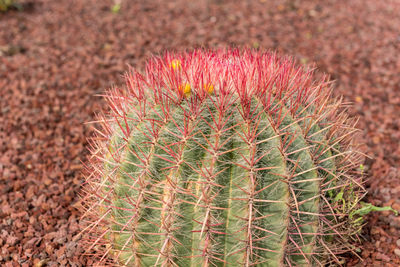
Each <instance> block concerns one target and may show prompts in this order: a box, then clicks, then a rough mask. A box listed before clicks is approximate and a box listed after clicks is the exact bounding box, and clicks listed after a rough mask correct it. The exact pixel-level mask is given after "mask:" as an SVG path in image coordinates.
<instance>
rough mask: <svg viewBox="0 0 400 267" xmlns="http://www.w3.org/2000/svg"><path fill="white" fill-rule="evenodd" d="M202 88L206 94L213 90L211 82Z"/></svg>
mask: <svg viewBox="0 0 400 267" xmlns="http://www.w3.org/2000/svg"><path fill="white" fill-rule="evenodd" d="M204 90H205V91H207V93H208V94H210V95H211V94H212V93H213V92H214V85H212V84H211V83H209V84H205V85H204Z"/></svg>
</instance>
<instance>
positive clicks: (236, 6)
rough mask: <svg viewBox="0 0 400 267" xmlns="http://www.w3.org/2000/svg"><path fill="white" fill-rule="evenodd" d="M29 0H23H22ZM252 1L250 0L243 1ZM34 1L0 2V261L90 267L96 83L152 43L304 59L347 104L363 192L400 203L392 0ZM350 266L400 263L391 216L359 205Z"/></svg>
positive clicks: (104, 84)
mask: <svg viewBox="0 0 400 267" xmlns="http://www.w3.org/2000/svg"><path fill="white" fill-rule="evenodd" d="M20 2H22V3H27V2H26V1H25V2H24V1H20ZM250 2H251V3H250ZM316 2H319V1H312V0H305V1H295V0H286V1H279V0H276V1H268V0H259V1H211V0H198V1H184V0H177V1H162V0H158V1H157V0H143V1H125V0H123V1H122V8H121V10H120V12H119V13H118V14H114V13H112V12H111V11H110V7H111V6H112V5H113V2H112V1H111V0H110V1H106V0H86V1H82V0H72V1H67V0H63V1H50V0H38V1H34V2H31V3H30V4H27V5H25V7H26V8H25V10H24V11H22V12H17V11H11V12H8V13H4V14H0V93H1V94H0V205H1V210H0V265H1V266H20V265H22V266H31V265H32V264H36V266H43V265H44V263H46V264H47V265H49V266H65V265H71V266H82V265H83V266H90V265H91V264H92V263H91V262H90V261H89V260H88V259H87V258H85V257H82V256H79V253H80V252H81V251H82V249H81V248H80V247H79V245H78V243H77V240H75V239H73V236H74V235H76V234H77V233H78V220H79V216H80V213H79V212H78V210H77V209H76V205H74V204H75V203H76V202H77V200H78V192H79V187H80V184H81V183H82V181H83V178H82V175H81V169H82V164H81V163H80V161H81V160H82V161H84V160H85V157H86V155H87V151H86V149H85V146H86V145H87V142H86V137H88V136H90V134H91V132H92V129H91V126H90V125H87V124H84V122H87V121H91V120H94V118H95V116H94V112H99V111H101V110H102V108H103V104H104V102H103V100H102V99H101V98H99V97H95V96H94V95H95V94H99V93H101V92H103V91H104V90H105V89H107V88H109V87H110V86H111V85H113V84H116V85H119V84H121V83H122V81H123V79H122V74H123V73H124V71H125V70H127V69H128V66H127V64H130V65H132V66H134V67H136V68H142V67H143V66H144V65H143V64H144V61H145V59H146V57H148V56H149V55H150V54H152V53H159V52H162V51H163V50H166V49H168V50H170V49H174V50H181V49H190V48H193V47H200V46H203V47H208V48H216V47H219V48H220V47H228V46H239V47H242V46H247V47H255V48H259V49H273V50H278V51H280V52H281V53H283V54H290V55H293V56H295V57H296V58H298V60H299V62H301V63H302V64H308V63H312V62H315V63H316V66H317V67H318V69H319V71H323V72H327V73H329V74H330V75H331V76H332V79H334V80H336V93H337V95H340V94H342V95H344V98H345V99H346V100H347V101H349V102H353V103H354V105H353V106H352V107H351V108H350V113H351V114H353V115H356V116H359V118H360V122H359V127H360V129H361V135H360V141H361V142H364V143H365V145H364V146H363V152H365V153H366V154H367V155H369V156H371V157H372V159H368V160H366V162H365V166H366V169H367V173H368V177H369V178H370V180H369V182H368V188H369V194H368V196H367V199H368V201H370V202H372V203H373V204H375V205H379V206H381V205H391V206H392V207H393V208H394V209H396V210H399V211H400V185H399V181H400V146H399V139H400V116H399V115H400V56H399V54H400V31H399V28H400V16H399V14H400V3H399V2H398V1H396V0H387V1H375V0H352V1H348V0H336V1H335V0H328V1H320V4H316ZM364 238H365V240H364V243H363V245H362V247H361V248H362V251H361V253H360V257H361V258H363V259H364V261H360V260H359V259H358V258H357V257H354V256H349V257H348V261H347V264H348V265H349V266H354V265H357V266H399V265H400V217H395V216H394V215H393V214H391V213H390V212H384V213H375V214H373V215H371V216H369V217H368V224H367V226H366V228H365V232H364Z"/></svg>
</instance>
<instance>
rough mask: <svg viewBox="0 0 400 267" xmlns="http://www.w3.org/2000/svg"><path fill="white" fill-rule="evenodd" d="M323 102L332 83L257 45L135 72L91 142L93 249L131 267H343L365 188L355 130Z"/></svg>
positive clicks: (334, 104) (338, 105)
mask: <svg viewBox="0 0 400 267" xmlns="http://www.w3.org/2000/svg"><path fill="white" fill-rule="evenodd" d="M331 93H332V87H331V83H330V82H329V81H328V79H327V77H322V78H320V79H315V77H314V75H313V71H312V70H308V69H305V68H303V67H298V66H296V65H295V63H294V61H293V60H292V59H290V58H284V57H278V56H277V55H276V54H274V53H261V52H256V51H253V50H218V51H206V50H195V51H192V52H185V53H177V54H174V53H165V54H164V56H159V57H153V58H152V59H150V60H149V62H148V64H147V66H146V68H145V72H144V74H141V73H139V72H137V71H131V72H130V73H129V74H127V75H126V88H123V89H119V88H114V89H112V90H109V91H108V92H107V93H106V94H105V95H104V96H105V98H106V100H107V102H108V105H109V107H110V112H109V113H108V114H106V115H102V116H100V119H99V120H98V122H100V123H101V125H102V128H101V129H99V130H96V132H97V134H96V137H95V138H93V139H92V142H91V145H92V146H91V162H90V164H89V165H88V170H87V171H88V176H87V186H86V187H85V190H86V193H85V196H84V198H83V204H84V207H85V214H84V216H83V220H84V221H86V222H87V223H88V224H87V226H86V228H85V229H84V230H85V231H88V232H90V246H89V247H88V250H91V249H93V248H95V249H96V251H99V250H103V253H102V254H97V255H100V258H101V259H102V260H105V259H107V258H108V257H114V258H116V259H117V260H118V261H119V262H120V263H121V264H126V265H129V266H164V265H165V266H174V265H175V266H214V265H216V266H254V265H257V266H281V265H289V266H297V265H299V266H301V265H314V264H317V263H320V264H321V262H323V261H325V260H326V259H327V258H330V259H331V260H332V261H335V262H336V263H340V260H339V259H338V256H337V254H338V253H342V252H344V251H347V250H351V247H350V246H349V245H348V240H349V238H351V237H352V234H353V232H351V231H354V224H352V222H351V221H350V220H349V219H348V217H349V216H348V215H349V214H350V213H351V212H352V211H353V210H354V209H355V208H356V206H357V202H358V200H359V197H360V195H361V194H362V192H363V190H364V189H363V187H362V180H361V178H360V176H359V175H357V174H356V173H355V168H356V167H358V166H359V165H358V164H359V162H360V155H359V154H358V153H356V152H355V145H354V144H353V142H352V141H353V133H354V132H355V129H354V127H353V126H354V122H353V121H352V120H350V119H349V118H348V117H347V115H346V113H345V112H344V111H343V109H342V108H343V103H342V101H341V100H340V99H334V98H333V97H332V96H331ZM328 244H329V245H328Z"/></svg>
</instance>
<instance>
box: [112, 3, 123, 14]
mask: <svg viewBox="0 0 400 267" xmlns="http://www.w3.org/2000/svg"><path fill="white" fill-rule="evenodd" d="M120 10H121V4H115V5H113V6H112V7H111V12H112V13H114V14H117V13H119V11H120Z"/></svg>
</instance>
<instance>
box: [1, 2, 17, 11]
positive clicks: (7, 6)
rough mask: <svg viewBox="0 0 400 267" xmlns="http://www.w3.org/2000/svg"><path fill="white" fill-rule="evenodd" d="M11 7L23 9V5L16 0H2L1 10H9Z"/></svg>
mask: <svg viewBox="0 0 400 267" xmlns="http://www.w3.org/2000/svg"><path fill="white" fill-rule="evenodd" d="M11 8H15V9H18V10H19V9H21V5H19V4H18V3H16V1H14V0H0V11H3V12H4V11H7V10H9V9H11Z"/></svg>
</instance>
